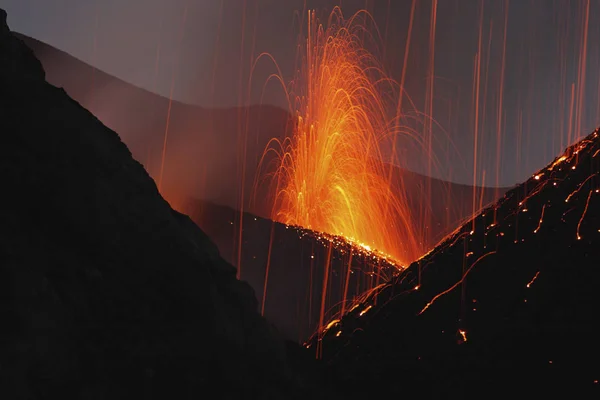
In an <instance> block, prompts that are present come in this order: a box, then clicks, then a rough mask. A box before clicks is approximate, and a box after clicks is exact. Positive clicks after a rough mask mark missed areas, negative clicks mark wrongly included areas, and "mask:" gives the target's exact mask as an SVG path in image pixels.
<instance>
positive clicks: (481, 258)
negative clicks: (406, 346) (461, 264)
mask: <svg viewBox="0 0 600 400" xmlns="http://www.w3.org/2000/svg"><path fill="white" fill-rule="evenodd" d="M495 253H496V251H495V250H494V251H490V252H489V253H486V254H484V255H482V256H481V257H479V258H478V259H477V261H475V262H474V263H473V264H472V265H471V266H470V267H469V269H468V270H467V271H466V272H465V273H464V275H463V277H462V278H461V279H460V280H459V281H458V282H456V283H455V284H454V285H452V286H451V287H449V288H448V289H446V290H444V291H443V292H441V293H439V294H437V295H436V296H435V297H434V298H433V299H431V300H430V301H429V303H427V304H426V305H425V307H423V309H422V310H421V311H420V312H419V314H418V315H421V314H423V312H424V311H425V310H427V309H428V308H429V307H430V306H431V305H432V304H433V303H434V302H435V301H436V300H437V299H439V298H440V297H442V296H444V295H446V294H448V293H450V292H451V291H453V290H454V289H456V288H457V287H458V285H460V284H461V283H463V282H464V280H465V279H466V278H467V275H469V272H471V270H472V269H473V267H475V265H477V264H478V263H479V262H480V261H481V260H483V259H484V258H486V257H487V256H489V255H492V254H495Z"/></svg>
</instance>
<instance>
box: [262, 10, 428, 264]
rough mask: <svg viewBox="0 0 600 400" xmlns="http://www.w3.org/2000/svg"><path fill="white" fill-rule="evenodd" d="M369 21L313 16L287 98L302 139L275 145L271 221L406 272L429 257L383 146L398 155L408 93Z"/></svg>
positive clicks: (357, 17) (272, 144)
mask: <svg viewBox="0 0 600 400" xmlns="http://www.w3.org/2000/svg"><path fill="white" fill-rule="evenodd" d="M368 17H369V15H368V13H367V12H366V11H361V12H359V13H357V14H355V15H353V16H352V17H351V18H350V19H348V20H345V19H344V17H343V15H342V12H341V10H340V9H339V8H336V9H334V11H333V12H332V13H331V14H330V16H329V19H328V21H327V25H326V26H323V25H322V24H321V23H319V21H318V19H317V18H316V16H315V12H314V11H313V12H309V14H308V34H307V38H306V42H305V45H303V46H300V49H301V57H300V59H301V66H300V68H299V69H298V71H299V72H298V75H297V77H296V79H295V80H294V81H293V82H292V89H291V91H290V92H289V93H290V94H289V95H288V98H289V99H290V100H289V101H290V106H291V108H292V110H293V111H294V115H295V118H296V124H295V129H294V134H293V136H292V137H288V138H286V139H284V140H283V141H282V140H278V139H273V140H272V141H271V142H270V144H269V147H268V149H267V151H266V153H265V154H268V153H269V152H270V151H273V152H274V153H275V154H276V168H275V171H274V173H273V174H272V185H273V190H274V193H275V202H274V208H273V213H272V218H273V219H274V220H277V221H280V222H282V223H285V224H288V225H297V226H302V227H305V228H309V229H311V230H314V231H318V232H323V233H326V234H330V235H335V236H341V237H344V238H346V239H347V240H348V241H350V242H352V243H354V244H356V245H358V246H361V247H363V248H365V249H366V250H368V251H373V252H374V253H375V254H377V255H378V256H381V257H383V258H386V259H392V260H394V261H395V263H396V264H399V265H403V264H406V263H408V262H410V261H412V260H414V259H415V258H416V257H418V256H419V255H420V253H421V251H422V250H423V249H421V248H420V246H419V240H418V235H417V234H416V230H415V220H414V219H413V216H412V215H411V213H410V209H409V207H408V205H407V200H406V194H405V192H404V191H402V190H398V188H397V187H395V188H394V187H392V184H391V181H392V179H391V177H392V168H393V167H392V163H390V164H386V163H385V162H384V154H383V152H382V144H385V145H388V146H387V147H390V146H389V145H390V143H392V142H393V141H394V140H395V139H396V135H398V134H400V132H401V130H400V129H399V126H398V124H397V123H396V121H397V120H398V119H396V118H395V117H394V116H393V115H391V111H392V110H396V104H395V102H394V100H395V97H396V96H395V95H394V93H398V92H399V91H398V90H396V89H397V84H396V83H395V82H394V81H393V80H392V79H390V78H389V77H387V76H386V74H385V72H384V71H383V69H382V67H381V66H380V64H379V62H378V60H377V58H376V57H375V56H374V55H373V54H372V53H371V52H369V51H368V50H367V46H366V45H365V39H364V38H365V37H371V36H370V33H369V31H368V30H367V29H366V27H365V24H363V23H360V22H361V21H363V20H364V19H366V18H368ZM396 100H397V99H396ZM393 158H394V157H393ZM392 161H393V163H394V164H396V163H397V160H392Z"/></svg>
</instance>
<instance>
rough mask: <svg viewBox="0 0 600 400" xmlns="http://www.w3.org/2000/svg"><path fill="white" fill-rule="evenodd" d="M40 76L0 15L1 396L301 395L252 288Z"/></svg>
mask: <svg viewBox="0 0 600 400" xmlns="http://www.w3.org/2000/svg"><path fill="white" fill-rule="evenodd" d="M44 76H45V73H44V70H43V68H42V66H41V63H40V62H39V61H38V60H37V59H36V58H35V56H34V55H33V52H31V51H30V50H29V49H28V48H27V47H26V46H25V44H24V43H23V42H22V41H21V40H20V39H18V38H16V37H15V36H13V35H12V33H11V32H10V30H9V29H8V26H7V23H6V13H5V12H4V11H3V10H0V148H1V149H2V153H3V156H2V158H1V159H0V177H1V178H2V184H3V190H2V195H1V196H0V285H1V286H2V288H1V291H2V296H1V297H0V316H1V319H2V329H0V338H1V340H0V395H1V397H2V398H6V399H50V398H62V399H71V398H74V399H75V398H77V399H132V398H147V399H153V398H156V399H166V398H177V399H187V398H190V399H192V398H193V399H196V398H202V397H203V396H206V395H207V393H214V395H211V397H215V398H240V397H247V398H273V397H276V398H287V397H288V396H292V394H295V395H298V393H302V391H301V389H299V388H300V386H298V385H299V383H298V382H299V381H298V379H297V375H296V374H295V373H294V372H293V371H294V370H293V365H292V364H291V363H289V362H288V358H287V356H286V352H287V350H286V347H287V348H288V349H290V347H289V346H290V345H289V344H288V345H287V346H286V344H285V343H284V341H283V340H282V339H281V338H280V336H279V334H278V333H277V332H275V330H274V329H273V328H272V327H271V326H270V325H269V324H268V323H267V321H266V320H265V319H263V318H262V317H261V316H260V315H259V313H258V311H257V306H258V303H257V301H256V298H255V295H254V292H253V290H252V288H251V287H250V286H249V285H248V284H246V283H245V282H242V281H239V280H237V279H236V276H235V275H236V270H235V268H234V267H232V266H231V265H230V264H229V263H227V262H226V261H225V260H224V259H223V258H222V257H221V256H220V255H219V252H218V250H217V247H216V246H215V245H214V244H213V243H212V242H211V241H210V240H209V238H208V237H207V236H206V235H205V234H204V233H203V232H202V231H201V230H200V229H199V228H198V227H197V226H196V225H195V224H194V223H193V222H192V221H191V220H190V219H189V218H188V217H187V216H185V215H183V214H180V213H179V212H177V211H175V210H173V209H172V208H171V207H170V206H169V204H168V203H167V202H166V201H165V200H164V199H163V198H162V197H161V196H160V194H159V192H158V190H157V187H156V185H155V183H154V181H153V180H152V179H151V177H150V176H149V175H148V174H147V173H146V171H145V170H144V168H143V167H142V165H140V164H139V163H138V162H137V161H135V160H134V159H133V158H132V156H131V154H130V152H129V150H128V148H127V147H126V146H125V144H123V143H122V142H121V140H120V138H119V136H118V135H117V134H116V133H115V132H113V131H111V130H110V129H108V128H107V127H105V126H104V125H103V124H102V123H100V121H98V120H97V119H96V118H95V117H94V116H93V115H92V114H91V113H90V112H88V111H87V110H85V109H84V108H83V107H81V106H80V105H79V104H78V103H77V102H75V101H74V100H72V99H71V98H70V97H69V96H68V95H67V94H66V93H65V91H64V90H63V89H59V88H56V87H54V86H52V85H51V84H49V83H47V82H46V81H45V79H44ZM292 349H293V348H292Z"/></svg>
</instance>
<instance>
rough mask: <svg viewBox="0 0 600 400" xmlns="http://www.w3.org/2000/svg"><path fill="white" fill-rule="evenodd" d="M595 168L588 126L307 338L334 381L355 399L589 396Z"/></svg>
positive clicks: (594, 388)
mask: <svg viewBox="0 0 600 400" xmlns="http://www.w3.org/2000/svg"><path fill="white" fill-rule="evenodd" d="M599 167H600V134H599V132H598V131H596V132H593V133H592V134H590V135H589V136H587V137H585V138H584V139H582V140H581V141H580V142H578V143H576V144H575V145H573V146H571V147H569V148H568V149H567V150H566V151H565V152H564V154H562V155H561V156H559V157H558V158H556V159H555V160H554V161H553V162H552V163H551V164H550V165H549V166H548V167H546V168H544V169H542V170H540V171H538V172H537V173H536V174H535V175H533V176H532V177H531V178H530V179H529V180H528V181H527V182H525V183H523V184H522V185H519V186H518V187H516V188H514V189H512V190H510V191H509V192H507V193H506V195H505V196H504V198H502V199H501V200H500V201H498V202H497V203H495V204H493V205H492V206H490V207H488V208H486V209H484V210H483V211H482V212H481V213H480V214H479V215H477V216H476V217H475V218H474V219H472V220H471V221H468V222H467V223H466V224H464V225H463V226H462V227H461V228H460V229H458V230H457V231H456V232H455V233H454V234H452V235H450V236H449V237H448V238H447V239H446V240H445V241H444V242H443V243H442V244H441V245H439V246H438V247H437V248H436V249H435V250H434V251H432V252H431V253H430V254H428V255H426V256H424V257H423V258H422V259H420V260H418V261H417V262H415V263H413V264H412V265H411V266H410V267H409V268H408V270H407V271H406V272H405V273H403V274H401V275H400V276H398V277H397V278H395V279H394V280H392V281H391V282H388V283H386V284H384V285H382V286H381V288H380V290H379V291H377V292H376V293H374V294H373V295H372V296H371V297H370V298H368V299H367V300H366V301H364V302H363V303H362V304H361V305H360V306H359V307H358V308H356V309H355V310H354V311H353V312H351V313H350V314H348V315H347V316H345V317H344V318H343V319H342V320H341V321H340V322H339V323H336V324H334V325H333V326H332V327H331V328H330V329H329V330H328V331H326V332H321V333H320V334H319V335H316V336H315V337H314V338H313V339H312V340H311V341H310V343H309V349H310V350H311V351H313V352H314V353H315V354H319V356H320V357H321V358H322V359H323V360H324V361H325V362H326V363H327V366H328V368H329V372H330V373H331V375H330V379H331V381H332V382H336V385H337V387H338V388H344V391H345V392H346V393H347V395H348V396H353V395H358V396H359V397H360V396H364V395H407V394H414V395H419V396H424V397H429V396H441V395H455V396H458V395H461V394H464V393H470V394H479V395H481V394H482V393H488V392H489V390H490V389H492V390H494V391H497V390H508V391H512V393H513V394H514V393H528V394H535V395H536V396H541V395H544V394H550V393H556V392H553V391H554V390H555V389H557V388H561V389H566V390H568V391H569V392H570V393H571V394H572V395H575V396H580V395H585V396H587V395H589V394H590V393H596V395H597V394H598V392H599V390H600V386H599V383H598V382H599V380H600V366H599V365H598V363H597V360H598V358H599V356H600V347H599V346H598V342H597V333H598V328H597V326H598V315H599V312H600V291H599V290H598V285H599V283H600V269H599V268H598V266H599V265H600V247H599V246H598V245H599V243H600V193H599V192H600V180H599V179H598V172H599V171H600V169H599ZM357 382H360V383H357ZM524 391H527V392H524Z"/></svg>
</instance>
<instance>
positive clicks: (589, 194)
mask: <svg viewBox="0 0 600 400" xmlns="http://www.w3.org/2000/svg"><path fill="white" fill-rule="evenodd" d="M592 193H593V192H592V191H591V190H590V192H589V193H588V197H587V201H586V202H585V208H584V209H583V213H582V214H581V218H579V222H578V223H577V240H581V235H580V234H579V229H580V228H581V223H582V222H583V219H584V218H585V214H586V213H587V210H588V206H589V205H590V199H591V198H592Z"/></svg>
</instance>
